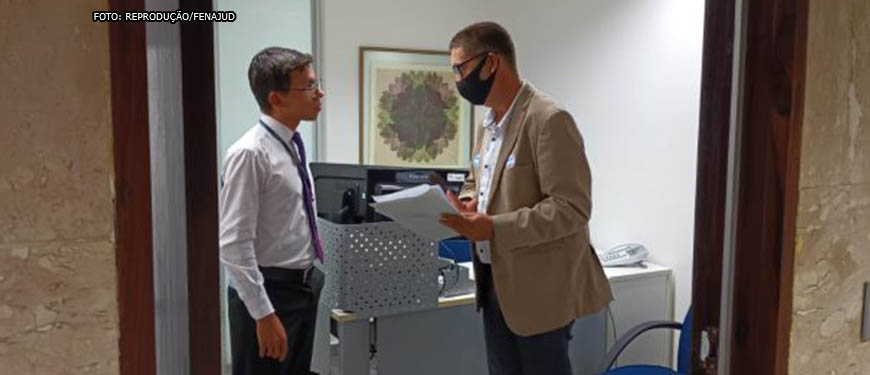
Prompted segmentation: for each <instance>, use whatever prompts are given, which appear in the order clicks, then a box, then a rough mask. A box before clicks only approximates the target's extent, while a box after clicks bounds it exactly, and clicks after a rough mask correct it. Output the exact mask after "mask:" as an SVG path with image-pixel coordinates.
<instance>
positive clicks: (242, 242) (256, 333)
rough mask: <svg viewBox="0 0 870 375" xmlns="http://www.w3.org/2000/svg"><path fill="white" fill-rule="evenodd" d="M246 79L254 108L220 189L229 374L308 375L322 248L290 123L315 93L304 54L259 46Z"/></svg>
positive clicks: (312, 105)
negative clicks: (255, 111) (252, 121)
mask: <svg viewBox="0 0 870 375" xmlns="http://www.w3.org/2000/svg"><path fill="white" fill-rule="evenodd" d="M248 80H249V82H250V86H251V91H252V92H253V94H254V97H255V98H256V100H257V103H258V104H259V107H260V111H261V112H262V115H261V116H260V119H259V121H257V122H256V123H255V124H254V125H253V126H252V127H251V129H250V130H248V131H247V132H246V133H245V134H244V135H243V136H242V137H241V138H240V139H239V140H238V141H236V143H234V144H233V145H232V146H230V148H229V149H228V150H227V156H226V158H225V159H224V168H223V172H222V174H221V181H222V187H221V190H220V259H221V263H222V264H223V265H224V267H225V269H226V272H227V276H228V277H229V281H230V288H229V290H228V304H229V319H230V341H231V346H232V359H233V374H234V375H254V374H256V375H270V374H294V375H296V374H309V373H311V372H310V365H311V353H312V348H313V341H314V325H315V320H316V316H317V304H318V300H319V299H320V291H321V289H322V288H323V280H324V277H323V274H322V273H321V272H320V271H319V270H317V269H316V268H314V267H313V264H314V261H315V260H320V261H321V262H322V261H323V249H322V247H321V244H320V238H319V236H318V234H317V227H316V223H315V213H316V209H315V206H314V203H315V202H314V194H313V186H312V182H311V178H310V175H311V173H310V170H309V169H308V162H307V157H306V155H305V147H304V145H303V143H302V138H301V137H300V134H299V133H298V132H297V127H298V126H299V123H300V121H311V120H314V119H315V118H316V117H317V114H318V113H319V112H320V108H321V103H320V102H321V99H322V98H323V91H321V90H320V85H319V81H318V80H317V76H316V75H315V72H314V69H313V66H312V58H311V56H310V55H308V54H303V53H300V52H298V51H295V50H291V49H287V48H281V47H270V48H266V49H264V50H262V51H260V52H259V53H257V55H256V56H254V58H253V59H252V60H251V64H250V67H249V68H248Z"/></svg>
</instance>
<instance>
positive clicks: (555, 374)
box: [479, 264, 574, 375]
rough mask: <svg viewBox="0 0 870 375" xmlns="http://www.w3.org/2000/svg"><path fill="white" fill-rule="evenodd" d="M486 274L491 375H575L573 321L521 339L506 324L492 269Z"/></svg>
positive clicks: (483, 283) (483, 282)
mask: <svg viewBox="0 0 870 375" xmlns="http://www.w3.org/2000/svg"><path fill="white" fill-rule="evenodd" d="M479 269H480V271H481V272H480V273H481V274H482V275H481V276H482V278H483V279H482V280H481V284H480V287H482V288H484V289H485V290H484V291H482V292H483V293H482V296H481V297H482V300H481V308H482V310H483V331H484V340H485V341H486V358H487V364H488V365H489V374H490V375H539V374H547V375H571V374H572V371H571V361H570V359H569V357H568V344H569V342H570V341H571V327H572V326H573V325H574V322H573V321H572V322H571V323H569V324H568V325H567V326H565V327H562V328H558V329H556V330H553V331H550V332H544V333H541V334H537V335H532V336H526V337H524V336H518V335H516V334H514V333H513V332H512V331H511V330H510V328H508V326H507V324H506V323H505V320H504V316H502V312H501V308H500V307H499V305H498V296H497V295H496V293H495V288H494V287H493V283H492V269H491V268H490V266H489V265H485V264H484V265H481V267H479Z"/></svg>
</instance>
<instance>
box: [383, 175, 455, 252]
mask: <svg viewBox="0 0 870 375" xmlns="http://www.w3.org/2000/svg"><path fill="white" fill-rule="evenodd" d="M372 199H374V201H375V203H372V204H371V206H372V207H374V208H375V211H376V212H378V213H380V214H381V215H384V216H386V217H388V218H390V219H393V221H395V222H396V223H398V224H399V225H401V226H403V227H405V228H407V229H408V230H410V231H412V232H414V233H417V234H418V235H420V236H421V237H423V238H426V239H429V240H432V241H441V240H443V239H446V238H450V237H456V236H459V233H456V232H455V231H454V230H453V229H450V228H448V227H446V226H444V225H443V224H441V223H440V222H439V221H438V220H439V219H440V218H441V214H442V213H450V214H454V215H459V212H458V211H456V208H454V207H453V205H451V204H450V201H448V200H447V195H446V194H444V190H441V187H439V186H436V185H425V184H424V185H419V186H415V187H413V188H410V189H405V190H402V191H399V192H395V193H392V194H386V195H378V196H372Z"/></svg>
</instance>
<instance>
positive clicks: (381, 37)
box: [321, 0, 704, 320]
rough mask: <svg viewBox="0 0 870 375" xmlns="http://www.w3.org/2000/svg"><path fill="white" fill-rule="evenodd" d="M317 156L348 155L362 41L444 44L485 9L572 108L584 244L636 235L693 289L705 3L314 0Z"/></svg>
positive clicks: (684, 295)
mask: <svg viewBox="0 0 870 375" xmlns="http://www.w3.org/2000/svg"><path fill="white" fill-rule="evenodd" d="M324 8H325V9H324V14H323V22H324V23H323V25H322V29H323V44H324V45H323V47H324V58H325V61H324V62H325V68H324V72H323V75H324V76H325V78H326V80H327V94H326V98H327V101H326V106H325V114H324V115H325V118H326V129H325V132H324V133H321V134H324V135H325V136H326V139H325V143H326V145H325V147H326V150H325V151H326V152H325V153H324V154H323V155H325V156H326V160H327V161H331V162H351V163H355V162H357V157H358V147H359V140H358V136H357V135H358V132H359V130H358V129H359V128H358V127H359V120H358V111H359V109H358V106H359V104H358V100H359V99H358V97H357V93H358V90H359V89H358V86H357V82H358V79H359V78H358V74H359V73H358V67H357V65H358V53H359V52H358V50H359V46H360V45H378V46H385V47H404V48H417V49H446V45H447V43H448V42H449V39H450V38H451V37H452V36H453V34H454V33H455V32H456V31H458V30H459V29H460V28H461V27H463V26H465V25H467V24H469V23H472V22H476V21H482V20H494V21H497V22H499V23H501V24H502V25H504V26H505V27H506V28H507V29H508V30H509V31H510V32H511V34H512V35H513V37H514V42H515V44H516V46H517V51H518V60H519V65H520V71H521V73H522V74H523V75H524V76H525V78H527V79H528V80H529V81H531V82H532V83H533V84H534V85H536V86H537V87H538V88H539V89H542V90H544V91H546V92H548V93H550V94H551V95H553V96H554V97H555V98H556V99H557V100H559V101H561V102H562V104H563V105H565V106H566V107H567V108H568V109H569V110H570V111H571V112H572V113H573V114H574V116H575V118H576V120H577V122H578V124H579V126H580V130H581V132H582V133H583V135H584V136H585V138H586V147H587V152H588V155H589V159H590V163H591V167H592V172H593V180H594V181H593V200H594V202H593V204H594V208H593V219H592V223H591V226H592V235H593V241H594V244H595V245H596V246H597V247H598V248H600V249H606V248H608V247H611V246H613V245H616V244H618V243H622V242H627V241H637V242H641V243H643V244H645V245H646V246H647V247H648V248H649V249H650V251H651V253H652V261H653V262H656V263H660V264H663V265H667V266H670V267H672V268H673V269H674V271H675V277H676V296H675V299H676V310H675V315H676V316H675V317H676V319H678V320H681V319H682V316H683V314H685V311H686V309H687V307H688V305H689V303H690V299H691V279H692V276H691V275H692V244H693V225H694V200H695V167H696V166H695V164H696V154H697V135H698V110H699V93H700V78H701V47H702V35H703V14H704V13H703V12H704V9H703V8H704V7H703V2H702V1H698V0H585V1H570V2H569V1H564V0H542V1H536V2H528V1H525V0H475V1H467V0H462V1H458V0H446V1H439V2H432V1H420V0H406V1H402V2H391V1H385V0H375V1H365V2H355V1H349V0H327V1H324Z"/></svg>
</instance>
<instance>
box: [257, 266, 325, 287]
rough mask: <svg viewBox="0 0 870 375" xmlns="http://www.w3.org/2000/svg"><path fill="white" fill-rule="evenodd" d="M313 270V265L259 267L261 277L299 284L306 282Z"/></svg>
mask: <svg viewBox="0 0 870 375" xmlns="http://www.w3.org/2000/svg"><path fill="white" fill-rule="evenodd" d="M313 271H314V267H313V266H312V267H308V268H305V269H290V268H278V267H260V273H261V274H263V278H265V279H266V280H271V281H281V282H289V283H299V284H306V283H308V280H309V279H310V278H311V273H312V272H313Z"/></svg>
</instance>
